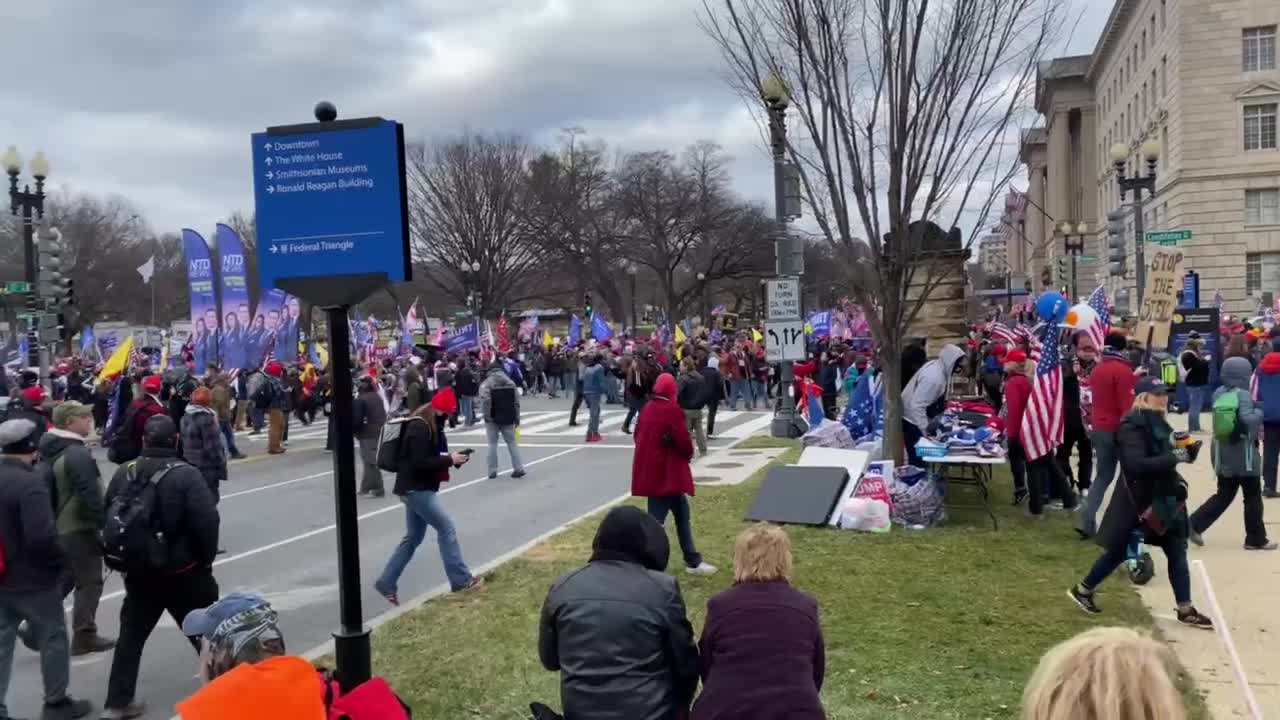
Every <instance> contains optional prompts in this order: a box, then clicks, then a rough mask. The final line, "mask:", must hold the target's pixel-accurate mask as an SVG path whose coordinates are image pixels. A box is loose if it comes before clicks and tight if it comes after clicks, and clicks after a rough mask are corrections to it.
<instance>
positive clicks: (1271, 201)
mask: <svg viewBox="0 0 1280 720" xmlns="http://www.w3.org/2000/svg"><path fill="white" fill-rule="evenodd" d="M1244 224H1245V225H1280V189H1276V188H1270V189H1268V190H1245V191H1244Z"/></svg>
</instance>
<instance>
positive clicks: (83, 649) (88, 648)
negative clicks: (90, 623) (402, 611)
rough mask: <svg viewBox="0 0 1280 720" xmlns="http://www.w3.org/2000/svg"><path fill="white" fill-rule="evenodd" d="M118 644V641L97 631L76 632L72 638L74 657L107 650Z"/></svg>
mask: <svg viewBox="0 0 1280 720" xmlns="http://www.w3.org/2000/svg"><path fill="white" fill-rule="evenodd" d="M115 646H116V641H115V640H112V639H111V638H104V637H102V636H101V635H99V634H97V633H83V634H81V633H76V635H75V637H73V638H72V639H71V654H72V656H74V657H79V656H81V655H92V654H93V653H100V652H106V651H107V650H110V649H111V648H113V647H115Z"/></svg>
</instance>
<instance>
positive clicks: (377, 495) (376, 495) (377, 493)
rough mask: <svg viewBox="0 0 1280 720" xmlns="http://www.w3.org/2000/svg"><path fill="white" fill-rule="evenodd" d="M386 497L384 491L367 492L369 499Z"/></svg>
mask: <svg viewBox="0 0 1280 720" xmlns="http://www.w3.org/2000/svg"><path fill="white" fill-rule="evenodd" d="M386 496H387V491H386V490H370V491H369V497H371V498H380V497H386Z"/></svg>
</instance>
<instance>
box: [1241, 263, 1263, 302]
mask: <svg viewBox="0 0 1280 720" xmlns="http://www.w3.org/2000/svg"><path fill="white" fill-rule="evenodd" d="M1260 292H1262V253H1247V254H1246V255H1245V256H1244V293H1245V294H1246V295H1257V294H1258V293H1260Z"/></svg>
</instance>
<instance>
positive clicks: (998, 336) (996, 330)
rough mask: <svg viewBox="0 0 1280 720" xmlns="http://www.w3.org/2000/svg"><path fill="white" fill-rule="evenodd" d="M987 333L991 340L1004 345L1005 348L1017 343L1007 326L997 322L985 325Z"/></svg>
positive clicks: (993, 321)
mask: <svg viewBox="0 0 1280 720" xmlns="http://www.w3.org/2000/svg"><path fill="white" fill-rule="evenodd" d="M987 332H989V333H991V337H992V338H993V339H995V340H997V341H999V342H1001V343H1004V344H1005V345H1006V346H1009V345H1013V344H1014V343H1016V342H1017V341H1018V339H1017V337H1015V336H1014V334H1013V331H1012V330H1010V329H1009V326H1008V325H1005V324H1004V323H1002V322H1000V321H998V320H992V321H991V322H989V323H987Z"/></svg>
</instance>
